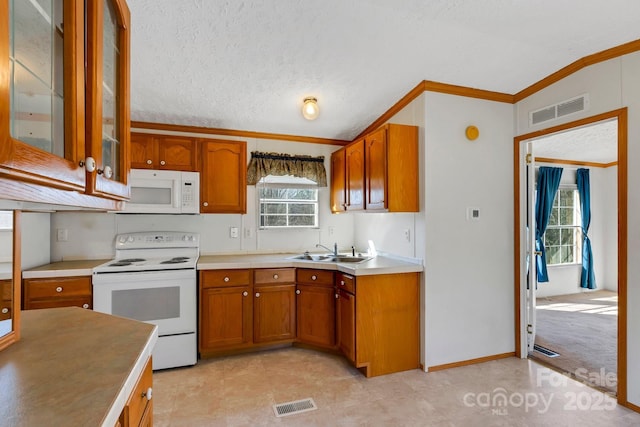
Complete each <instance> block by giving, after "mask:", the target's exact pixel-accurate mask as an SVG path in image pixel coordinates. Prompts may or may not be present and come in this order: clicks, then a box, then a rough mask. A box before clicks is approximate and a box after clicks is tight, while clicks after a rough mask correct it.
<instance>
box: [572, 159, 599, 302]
mask: <svg viewBox="0 0 640 427" xmlns="http://www.w3.org/2000/svg"><path fill="white" fill-rule="evenodd" d="M577 184H578V194H579V195H580V212H581V216H582V276H580V287H581V288H587V289H595V288H596V277H595V274H594V273H593V253H592V252H591V239H589V235H588V234H587V232H588V231H589V225H590V224H591V191H590V185H589V169H578V171H577Z"/></svg>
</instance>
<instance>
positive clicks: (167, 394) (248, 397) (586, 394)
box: [153, 348, 640, 427]
mask: <svg viewBox="0 0 640 427" xmlns="http://www.w3.org/2000/svg"><path fill="white" fill-rule="evenodd" d="M153 380H154V394H153V396H154V397H153V398H154V408H153V413H154V425H155V426H156V427H164V426H175V427H189V426H229V427H236V426H238V427H240V426H252V427H253V426H272V425H284V426H305V427H306V426H474V427H475V426H483V427H484V426H581V427H586V426H629V427H630V426H639V425H640V413H636V412H633V411H631V410H629V409H626V408H624V407H621V406H618V405H617V404H616V402H615V400H614V399H613V398H611V397H609V396H608V395H607V394H603V393H602V392H600V391H597V390H595V389H592V388H589V387H587V386H585V385H583V384H582V383H579V382H576V381H574V380H572V379H570V378H569V377H567V376H565V375H562V374H560V373H558V372H556V371H552V370H550V369H548V368H546V367H544V366H542V365H540V364H538V363H536V362H534V361H531V360H522V359H517V358H507V359H501V360H496V361H491V362H486V363H482V364H476V365H471V366H464V367H459V368H452V369H448V370H443V371H437V372H430V373H425V372H423V371H421V370H418V369H415V370H411V371H406V372H400V373H396V374H391V375H383V376H379V377H373V378H365V377H364V376H363V375H362V374H361V373H360V372H359V371H358V370H356V369H354V368H353V367H351V366H350V365H349V364H348V363H347V362H346V361H345V359H343V358H342V357H339V356H335V355H331V354H325V353H321V352H317V351H313V350H307V349H301V348H285V349H279V350H272V351H266V352H261V353H253V354H247V355H238V356H228V357H221V358H214V359H205V360H200V361H198V364H197V365H195V366H193V367H186V368H177V369H170V370H163V371H156V372H154V374H153ZM305 398H312V399H313V400H314V402H315V403H316V405H317V409H316V410H313V411H309V412H304V413H299V414H293V415H288V416H285V417H280V418H278V417H276V416H275V413H274V410H273V405H274V404H278V403H285V402H290V401H295V400H300V399H305Z"/></svg>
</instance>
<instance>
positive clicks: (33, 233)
mask: <svg viewBox="0 0 640 427" xmlns="http://www.w3.org/2000/svg"><path fill="white" fill-rule="evenodd" d="M49 216H50V214H49V213H36V212H23V213H22V217H21V221H22V222H21V224H20V227H21V233H22V242H21V244H22V248H21V257H22V266H21V269H22V270H27V269H29V268H33V267H37V266H39V265H43V264H47V263H48V262H49V259H50V257H51V252H50V245H49V236H50V232H49V224H50V220H49Z"/></svg>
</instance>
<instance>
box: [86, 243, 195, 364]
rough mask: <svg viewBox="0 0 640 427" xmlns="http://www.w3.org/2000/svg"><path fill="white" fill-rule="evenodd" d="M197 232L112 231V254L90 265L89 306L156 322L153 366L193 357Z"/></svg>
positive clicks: (188, 359)
mask: <svg viewBox="0 0 640 427" xmlns="http://www.w3.org/2000/svg"><path fill="white" fill-rule="evenodd" d="M199 247H200V236H199V235H198V234H195V233H182V232H143V233H127V234H119V235H117V236H116V241H115V253H116V254H115V259H113V260H111V261H109V262H107V263H104V264H102V265H99V266H97V267H95V268H94V269H93V279H92V284H93V309H94V310H95V311H99V312H102V313H108V314H112V315H115V316H121V317H126V318H129V319H135V320H139V321H142V322H147V323H152V324H155V325H157V326H158V342H157V344H156V347H155V348H154V350H153V369H154V370H157V369H166V368H174V367H178V366H188V365H194V364H195V363H196V361H197V355H198V353H197V333H196V330H197V271H196V263H197V261H198V255H199Z"/></svg>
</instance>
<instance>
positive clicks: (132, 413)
mask: <svg viewBox="0 0 640 427" xmlns="http://www.w3.org/2000/svg"><path fill="white" fill-rule="evenodd" d="M151 365H152V364H151V358H149V360H148V361H147V364H146V365H145V367H144V369H143V370H142V374H140V378H138V382H137V383H136V386H135V387H134V389H133V391H132V392H131V396H129V399H128V400H127V404H126V406H125V407H124V409H123V410H122V413H121V414H120V419H119V420H118V424H116V425H119V426H121V427H147V426H148V427H151V426H152V425H153V400H152V397H153V371H152V369H151Z"/></svg>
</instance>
